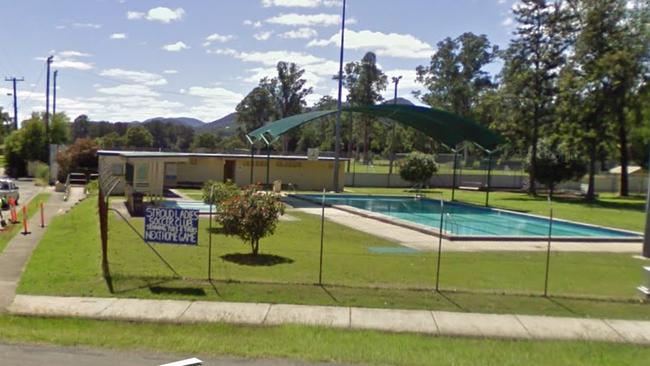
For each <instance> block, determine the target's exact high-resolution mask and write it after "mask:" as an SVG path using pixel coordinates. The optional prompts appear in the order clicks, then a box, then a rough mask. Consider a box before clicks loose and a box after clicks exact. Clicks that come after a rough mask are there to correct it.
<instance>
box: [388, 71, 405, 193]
mask: <svg viewBox="0 0 650 366" xmlns="http://www.w3.org/2000/svg"><path fill="white" fill-rule="evenodd" d="M400 80H402V75H400V76H397V77H395V76H393V83H394V84H395V99H393V104H394V105H397V86H398V85H399V81H400ZM395 124H396V122H395V121H393V130H392V131H391V137H390V163H389V164H388V184H387V186H388V188H390V177H391V175H393V163H394V162H395Z"/></svg>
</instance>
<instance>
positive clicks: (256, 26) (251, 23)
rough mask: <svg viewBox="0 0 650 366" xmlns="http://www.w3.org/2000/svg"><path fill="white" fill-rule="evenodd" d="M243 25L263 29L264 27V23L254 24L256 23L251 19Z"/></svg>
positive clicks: (257, 22)
mask: <svg viewBox="0 0 650 366" xmlns="http://www.w3.org/2000/svg"><path fill="white" fill-rule="evenodd" d="M243 24H244V25H247V26H251V27H253V28H261V27H262V22H260V21H256V22H254V21H252V20H250V19H246V20H244V23H243Z"/></svg>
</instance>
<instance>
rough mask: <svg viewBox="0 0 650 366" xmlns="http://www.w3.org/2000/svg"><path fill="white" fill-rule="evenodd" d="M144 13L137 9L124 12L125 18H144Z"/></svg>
mask: <svg viewBox="0 0 650 366" xmlns="http://www.w3.org/2000/svg"><path fill="white" fill-rule="evenodd" d="M145 15H146V14H145V13H142V12H139V11H127V12H126V19H129V20H138V19H142V18H144V16H145Z"/></svg>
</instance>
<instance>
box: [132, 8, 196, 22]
mask: <svg viewBox="0 0 650 366" xmlns="http://www.w3.org/2000/svg"><path fill="white" fill-rule="evenodd" d="M184 16H185V10H184V9H183V8H177V9H170V8H166V7H164V6H159V7H156V8H152V9H149V11H147V13H146V14H145V13H143V12H139V11H129V12H127V13H126V18H127V19H130V20H139V19H146V20H149V21H152V22H160V23H165V24H168V23H171V22H176V21H179V20H181V19H183V17H184Z"/></svg>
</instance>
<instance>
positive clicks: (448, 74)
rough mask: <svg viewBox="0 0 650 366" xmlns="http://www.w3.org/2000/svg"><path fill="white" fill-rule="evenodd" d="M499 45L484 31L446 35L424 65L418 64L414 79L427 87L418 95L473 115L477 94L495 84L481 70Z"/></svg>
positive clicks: (456, 110)
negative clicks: (490, 39)
mask: <svg viewBox="0 0 650 366" xmlns="http://www.w3.org/2000/svg"><path fill="white" fill-rule="evenodd" d="M497 51H498V48H497V46H493V45H492V44H491V43H490V41H489V40H488V38H487V36H486V35H476V34H474V33H471V32H469V33H463V34H462V35H460V36H459V37H457V38H455V39H451V38H449V37H448V38H445V39H444V40H442V41H441V42H439V43H438V50H437V51H436V53H435V54H434V55H433V56H432V57H431V61H430V63H429V65H427V66H418V67H417V69H416V71H417V81H418V82H420V83H422V84H423V85H424V87H425V88H426V93H425V94H422V95H419V97H420V99H421V100H422V101H423V102H425V103H427V104H429V105H430V106H432V107H437V108H441V109H445V110H448V111H451V112H454V113H456V114H458V115H461V116H463V117H472V116H473V109H474V107H475V106H476V105H477V103H478V101H479V98H480V97H481V95H482V94H483V93H484V92H485V91H486V90H490V89H492V88H493V87H494V84H493V82H492V78H491V77H490V75H489V74H488V73H487V71H485V70H484V67H485V66H486V65H488V64H490V63H491V62H492V61H493V60H494V59H495V57H496V56H497Z"/></svg>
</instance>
